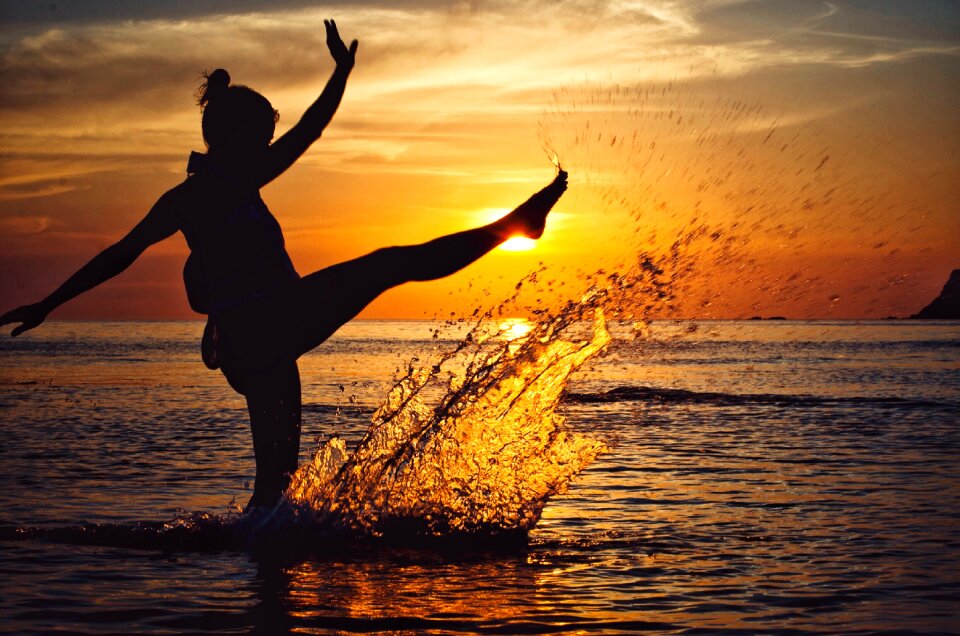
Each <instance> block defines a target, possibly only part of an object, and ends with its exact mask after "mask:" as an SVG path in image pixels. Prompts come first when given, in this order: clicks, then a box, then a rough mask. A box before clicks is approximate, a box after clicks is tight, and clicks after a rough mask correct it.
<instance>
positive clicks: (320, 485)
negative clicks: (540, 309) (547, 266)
mask: <svg viewBox="0 0 960 636" xmlns="http://www.w3.org/2000/svg"><path fill="white" fill-rule="evenodd" d="M600 297H601V294H600V293H599V292H598V291H597V290H594V292H593V293H592V294H589V295H587V296H585V297H584V298H583V299H581V301H580V302H579V303H571V305H570V306H569V307H568V308H567V309H566V311H562V312H560V313H559V314H557V315H555V316H552V317H550V318H548V319H545V320H541V321H539V322H538V323H536V324H535V325H534V327H533V328H532V329H531V330H530V331H529V332H528V333H526V334H525V335H522V336H519V337H516V338H513V339H510V338H505V337H503V333H501V332H499V331H498V332H494V333H491V332H490V331H489V326H488V320H489V318H490V317H491V316H492V312H488V313H487V314H486V315H485V316H484V318H482V319H481V320H480V321H479V322H478V323H477V325H476V326H475V327H474V329H473V330H472V331H471V332H470V333H469V334H468V335H467V337H466V338H464V339H463V340H462V341H461V343H460V344H459V346H458V347H457V348H456V349H455V350H454V351H451V352H448V353H447V354H445V355H444V356H442V358H441V360H440V361H439V362H438V363H437V364H435V365H433V366H430V367H418V368H415V367H413V366H411V367H410V368H409V369H408V370H407V373H406V374H405V375H404V376H403V377H402V378H401V379H400V380H399V381H398V382H397V383H396V384H395V385H394V387H393V388H392V389H391V390H390V392H389V394H388V395H387V398H386V400H385V401H384V403H383V405H382V406H381V407H380V408H379V409H378V410H377V412H376V413H375V414H374V416H373V421H372V423H371V426H370V428H369V430H368V432H367V434H366V436H365V437H364V439H363V440H362V441H361V442H360V444H359V446H358V447H357V449H356V450H355V451H354V452H353V453H352V454H349V455H348V453H347V452H346V448H345V447H344V444H343V442H342V441H341V440H340V439H338V438H333V439H331V440H330V441H328V442H327V443H326V444H325V445H324V446H323V447H321V448H320V450H319V451H318V452H317V453H316V454H315V456H314V458H313V460H312V461H311V462H310V463H308V464H306V465H304V466H301V467H300V469H299V470H298V471H297V473H296V474H295V475H294V477H293V480H292V484H291V487H290V489H289V491H288V493H287V496H288V499H289V500H290V501H291V502H293V503H294V504H295V505H296V506H297V507H298V508H299V510H300V511H301V512H303V513H306V514H307V515H308V516H310V517H311V518H312V519H313V520H314V521H318V522H320V523H321V524H322V525H332V526H336V527H341V528H344V529H347V530H349V531H351V532H360V533H362V534H366V535H372V536H383V535H386V534H390V535H395V534H398V533H403V534H406V533H411V532H412V533H414V534H418V535H428V536H437V535H450V534H456V535H464V534H468V535H490V534H503V533H518V532H519V533H525V532H526V531H528V530H530V529H531V528H533V526H534V525H535V524H536V522H537V521H538V520H539V518H540V513H541V511H542V510H543V507H544V505H545V504H546V502H547V500H548V499H549V498H550V497H551V496H553V495H555V494H557V493H559V492H561V491H562V490H563V489H564V488H565V487H566V486H567V484H568V483H569V482H570V480H571V479H572V478H573V477H574V476H575V475H577V474H578V473H579V472H580V471H582V470H583V469H584V468H585V467H586V466H587V465H588V464H590V462H592V461H593V460H594V459H595V458H596V457H597V455H598V454H600V453H601V452H602V451H603V450H604V449H605V446H604V444H603V442H601V441H599V440H595V439H590V438H588V437H586V436H584V435H581V434H577V433H574V432H572V431H570V430H568V429H567V428H566V426H565V425H564V418H563V416H562V415H561V414H559V413H558V412H557V407H558V404H559V402H560V397H561V393H562V392H563V390H564V388H565V387H566V385H567V382H568V380H569V378H570V376H571V374H572V373H573V372H574V371H576V370H577V369H578V368H579V367H580V366H581V365H583V364H584V363H585V362H586V361H588V360H589V359H591V358H592V357H594V356H596V355H597V354H599V353H600V352H602V351H603V350H604V348H605V347H606V346H607V345H608V344H609V342H610V335H609V333H608V332H607V329H606V327H605V324H604V319H603V313H602V311H601V310H600V303H599V302H598V300H599V298H600ZM587 309H591V310H593V311H594V312H595V316H594V321H593V328H592V329H584V324H583V321H582V318H583V317H584V312H585V311H586V310H587ZM577 331H579V332H580V334H579V337H577V334H576V332H577ZM584 336H585V337H584ZM453 369H455V370H453Z"/></svg>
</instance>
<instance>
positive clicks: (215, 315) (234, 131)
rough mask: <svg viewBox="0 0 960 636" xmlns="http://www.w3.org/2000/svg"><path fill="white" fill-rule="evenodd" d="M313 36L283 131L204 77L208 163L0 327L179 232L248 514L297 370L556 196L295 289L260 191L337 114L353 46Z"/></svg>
mask: <svg viewBox="0 0 960 636" xmlns="http://www.w3.org/2000/svg"><path fill="white" fill-rule="evenodd" d="M324 25H325V26H326V33H327V46H328V48H329V49H330V54H331V55H332V56H333V59H334V61H335V62H336V69H335V70H334V72H333V75H332V76H331V78H330V80H329V81H328V82H327V85H326V87H325V88H324V90H323V92H322V93H321V95H320V97H319V98H318V99H317V101H316V102H314V104H313V105H312V106H310V108H308V109H307V111H306V113H304V115H303V117H302V118H301V119H300V121H299V122H298V123H297V124H296V125H295V126H294V127H293V128H291V129H290V131H289V132H287V133H286V134H284V135H283V136H282V137H280V138H279V139H278V140H277V141H276V142H274V143H271V141H272V139H273V133H274V127H275V125H276V121H277V112H276V111H275V110H274V109H273V107H272V106H271V105H270V102H269V101H267V99H266V98H264V97H263V96H262V95H260V94H259V93H257V92H255V91H253V90H251V89H250V88H247V87H245V86H238V85H231V84H230V77H229V75H228V74H227V72H226V71H224V70H223V69H218V70H216V71H214V72H213V73H211V74H210V75H209V76H208V77H207V81H206V83H205V84H204V86H203V87H201V90H200V93H199V103H200V106H201V108H202V109H203V119H202V128H203V137H204V141H205V142H206V144H207V150H208V152H207V154H206V155H201V154H198V153H193V154H192V155H191V157H190V162H189V165H188V167H187V172H188V177H187V179H186V180H185V181H184V182H183V183H181V184H180V185H178V186H176V187H175V188H173V189H172V190H170V191H169V192H167V193H166V194H164V195H163V196H162V197H160V199H159V200H158V201H157V203H156V204H155V205H154V206H153V208H152V209H151V210H150V212H149V213H148V214H147V215H146V217H145V218H144V219H143V220H142V221H140V223H138V224H137V225H136V227H134V228H133V229H132V230H131V231H130V233H128V234H127V235H126V236H125V237H124V238H122V239H121V240H120V241H118V242H117V243H115V244H114V245H111V246H110V247H108V248H106V249H105V250H103V252H101V253H100V254H98V255H97V256H96V257H95V258H93V259H92V260H91V261H90V262H89V263H87V264H86V265H85V266H84V267H82V268H81V269H80V270H79V271H78V272H77V273H76V274H74V275H73V276H71V277H70V278H69V279H68V280H67V281H66V282H65V283H64V284H63V285H61V286H60V287H59V288H58V289H57V290H56V291H54V292H53V293H52V294H51V295H50V296H48V297H47V298H45V299H44V300H42V301H40V302H39V303H35V304H32V305H26V306H23V307H19V308H17V309H14V310H12V311H10V312H8V313H6V314H5V315H4V316H2V317H0V325H5V324H8V323H21V324H20V325H19V326H18V327H16V328H15V329H14V330H13V332H12V335H14V336H16V335H19V334H21V333H23V332H24V331H26V330H28V329H32V328H34V327H36V326H37V325H39V324H40V323H42V322H43V321H44V319H45V318H46V317H47V315H48V314H49V313H50V312H51V311H53V310H54V309H55V308H56V307H58V306H60V305H62V304H63V303H65V302H67V301H68V300H70V299H71V298H73V297H75V296H77V295H79V294H81V293H83V292H85V291H87V290H88V289H91V288H93V287H96V286H97V285H99V284H100V283H102V282H104V281H106V280H108V279H109V278H111V277H113V276H116V275H117V274H119V273H120V272H122V271H123V270H125V269H126V268H127V267H129V266H130V264H131V263H133V261H134V260H136V258H137V257H138V256H139V255H140V254H141V253H143V251H144V250H145V249H146V248H147V247H149V246H150V245H153V244H154V243H157V242H159V241H162V240H163V239H165V238H167V237H169V236H171V235H172V234H174V233H175V232H177V231H180V232H183V234H184V236H185V237H186V239H187V243H188V245H189V246H190V250H191V253H190V257H189V258H188V259H187V265H186V267H185V268H184V282H185V284H186V288H187V296H188V299H189V300H190V305H191V307H193V308H194V309H195V310H197V311H199V312H200V313H205V314H208V316H209V319H208V322H207V328H206V330H205V332H204V338H203V344H202V347H201V349H202V353H203V358H204V362H206V363H207V365H208V366H209V367H210V368H220V370H221V371H222V372H223V374H224V375H225V376H226V378H227V380H228V382H229V383H230V385H231V386H232V387H233V388H234V389H235V390H237V391H238V392H239V393H241V394H242V395H244V396H245V397H246V399H247V406H248V409H249V412H250V424H251V428H252V431H253V447H254V454H255V456H256V464H257V476H256V485H255V486H254V491H253V496H252V497H251V498H250V503H249V504H248V509H250V508H259V507H270V506H272V505H273V504H274V503H276V501H277V500H278V499H279V498H280V497H281V495H282V494H283V491H284V490H285V489H286V487H287V485H288V483H289V480H290V475H291V473H292V472H293V471H294V470H296V468H297V456H298V453H299V446H300V376H299V372H298V369H297V359H298V358H299V357H300V356H301V355H303V354H304V353H306V352H307V351H310V350H311V349H313V348H314V347H316V346H317V345H319V344H320V343H322V342H323V341H324V340H326V339H327V338H329V337H330V335H332V334H333V333H334V332H335V331H336V330H337V329H339V328H340V327H341V326H342V325H343V324H345V323H346V322H347V321H349V320H350V319H351V318H353V317H354V316H356V315H357V314H358V313H359V312H360V310H362V309H363V308H364V307H365V306H366V305H367V304H368V303H370V301H372V300H373V299H374V298H376V297H377V296H378V295H380V294H381V293H383V292H384V291H385V290H387V289H389V288H391V287H393V286H395V285H399V284H401V283H404V282H407V281H424V280H433V279H437V278H442V277H444V276H447V275H449V274H452V273H453V272H456V271H457V270H459V269H461V268H463V267H465V266H467V265H468V264H470V263H472V262H473V261H475V260H477V259H478V258H480V257H481V256H483V255H484V254H486V253H487V252H489V251H490V250H492V249H493V248H495V247H496V246H497V245H499V244H500V243H502V242H503V241H505V240H506V239H507V238H509V237H510V236H512V235H516V234H523V235H526V236H529V237H532V238H539V237H540V235H541V234H542V233H543V228H544V223H545V220H546V215H547V213H548V212H549V211H550V209H551V207H552V206H553V204H554V203H556V201H557V200H558V199H559V198H560V195H562V194H563V192H564V190H565V189H566V173H564V172H562V171H561V172H560V173H559V174H558V175H557V178H556V179H555V180H554V181H553V182H552V183H551V184H550V185H548V186H547V187H546V188H544V189H543V190H541V191H540V192H538V193H536V194H534V195H533V196H532V197H531V198H530V199H529V200H528V201H527V202H525V203H524V204H523V205H521V206H520V207H518V208H516V209H515V210H514V211H513V212H511V213H510V214H508V215H506V216H505V217H503V218H502V219H500V220H499V221H496V222H495V223H492V224H490V225H487V226H484V227H480V228H477V229H473V230H469V231H466V232H460V233H458V234H452V235H449V236H444V237H441V238H438V239H435V240H433V241H430V242H428V243H424V244H422V245H412V246H405V247H389V248H385V249H380V250H377V251H375V252H373V253H371V254H367V255H366V256H362V257H360V258H357V259H355V260H352V261H347V262H345V263H340V264H338V265H334V266H332V267H327V268H325V269H322V270H320V271H317V272H314V273H312V274H310V275H308V276H304V277H302V278H301V277H300V276H299V275H298V274H297V272H296V270H295V269H294V267H293V263H292V262H291V261H290V257H289V256H288V255H287V252H286V249H285V248H284V240H283V233H282V231H281V229H280V225H279V224H278V223H277V221H276V219H274V217H273V216H272V215H271V214H270V211H269V210H268V209H267V207H266V205H264V203H263V200H262V199H261V198H260V194H259V190H260V188H261V187H263V186H264V185H266V184H267V183H269V182H270V181H272V180H274V179H275V178H277V177H278V176H279V175H281V174H282V173H283V172H284V171H285V170H286V169H287V168H289V167H290V166H291V165H292V164H293V163H294V162H295V161H296V160H297V159H298V158H299V157H300V156H301V155H302V154H303V153H304V152H305V151H306V150H307V148H309V147H310V145H311V144H312V143H313V142H314V141H316V140H317V139H318V138H319V137H320V134H321V133H322V132H323V129H324V128H325V127H326V125H327V124H328V123H329V122H330V120H331V119H332V117H333V114H334V113H335V112H336V110H337V107H338V106H339V104H340V99H341V98H342V96H343V92H344V89H345V87H346V82H347V77H348V76H349V74H350V71H351V70H352V68H353V65H354V60H355V56H356V52H357V41H356V40H354V41H353V42H351V44H350V47H349V48H348V47H347V46H346V45H345V44H344V42H343V40H342V39H341V38H340V35H339V33H338V32H337V27H336V24H335V23H334V22H333V20H329V21H324Z"/></svg>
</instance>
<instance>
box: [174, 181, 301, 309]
mask: <svg viewBox="0 0 960 636" xmlns="http://www.w3.org/2000/svg"><path fill="white" fill-rule="evenodd" d="M193 166H194V162H191V167H193ZM180 189H181V194H182V196H181V197H179V199H180V202H181V204H180V205H179V206H177V207H178V215H179V216H180V223H179V225H180V229H181V231H182V232H183V234H184V236H185V237H186V239H187V244H188V245H189V246H190V250H191V255H190V258H189V259H188V263H187V266H186V268H185V271H184V280H185V284H186V286H187V294H188V297H189V298H190V301H191V306H193V307H194V309H196V310H199V311H200V312H201V313H208V314H217V313H220V312H223V311H228V310H232V309H236V308H238V307H241V306H242V305H244V304H246V303H249V302H251V301H255V300H261V299H264V298H266V297H268V296H269V295H270V294H271V293H272V292H275V291H277V290H278V289H279V288H281V287H283V286H284V285H286V284H288V283H290V282H291V281H295V280H297V279H298V278H299V275H298V274H297V271H296V269H295V268H294V266H293V262H292V261H291V260H290V256H289V255H288V254H287V250H286V247H285V243H284V239H283V231H282V230H281V228H280V224H279V223H278V222H277V220H276V219H275V218H274V217H273V215H272V214H271V213H270V210H269V209H268V208H267V206H266V204H265V203H264V202H263V199H261V198H260V194H259V191H258V190H257V189H255V188H252V187H243V186H238V185H237V184H236V183H235V182H231V180H230V179H229V178H227V177H225V176H224V175H223V174H222V173H219V172H218V171H216V169H215V168H213V167H209V166H203V165H202V164H201V167H200V168H198V169H196V170H195V172H193V174H191V175H190V176H189V177H188V178H187V180H186V181H185V182H184V183H183V184H182V185H181V186H180Z"/></svg>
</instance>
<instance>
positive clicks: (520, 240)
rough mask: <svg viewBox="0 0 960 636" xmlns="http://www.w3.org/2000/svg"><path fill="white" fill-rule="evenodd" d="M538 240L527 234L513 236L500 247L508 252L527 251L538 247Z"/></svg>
mask: <svg viewBox="0 0 960 636" xmlns="http://www.w3.org/2000/svg"><path fill="white" fill-rule="evenodd" d="M536 245H537V242H536V241H535V240H533V239H532V238H527V237H526V236H511V237H510V238H508V239H507V240H506V241H504V242H503V243H502V244H501V245H500V249H502V250H506V251H508V252H525V251H527V250H532V249H533V248H534V247H536Z"/></svg>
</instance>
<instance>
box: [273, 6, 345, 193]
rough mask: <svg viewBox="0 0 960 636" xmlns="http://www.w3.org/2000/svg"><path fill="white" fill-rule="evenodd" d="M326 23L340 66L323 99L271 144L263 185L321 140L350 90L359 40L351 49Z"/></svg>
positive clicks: (330, 22) (329, 43)
mask: <svg viewBox="0 0 960 636" xmlns="http://www.w3.org/2000/svg"><path fill="white" fill-rule="evenodd" d="M323 24H324V26H325V27H326V29H327V48H329V49H330V55H331V56H332V57H333V59H334V61H335V62H336V63H337V67H336V69H334V71H333V75H331V76H330V79H329V80H328V81H327V85H326V86H325V87H324V89H323V92H322V93H320V97H318V98H317V101H315V102H314V103H313V104H312V105H311V106H310V108H308V109H307V111H306V112H305V113H304V114H303V117H301V118H300V121H298V122H297V123H296V125H295V126H294V127H293V128H291V129H290V130H288V131H287V133H286V134H284V135H283V136H282V137H280V139H277V140H276V141H275V142H274V143H273V144H271V146H270V149H269V151H268V152H267V160H266V165H265V166H264V169H263V171H262V172H261V174H260V185H261V186H263V185H266V184H267V183H270V182H271V181H273V180H274V179H276V178H277V177H278V176H280V175H281V174H283V172H284V171H285V170H286V169H287V168H289V167H290V166H292V165H293V163H294V162H295V161H296V160H297V159H299V158H300V156H301V155H303V153H305V152H306V151H307V148H309V147H310V145H311V144H312V143H313V142H315V141H316V140H317V139H319V138H320V135H321V134H322V133H323V129H324V128H326V127H327V124H329V123H330V120H331V119H333V115H334V113H336V112H337V107H339V106H340V100H341V99H342V98H343V92H344V90H346V87H347V77H348V76H349V75H350V71H351V70H353V64H354V61H355V60H356V54H357V41H356V40H354V41H353V42H351V43H350V48H347V46H346V45H345V44H344V43H343V40H342V39H341V38H340V33H339V32H338V31H337V24H336V22H334V21H333V20H324V21H323Z"/></svg>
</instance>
